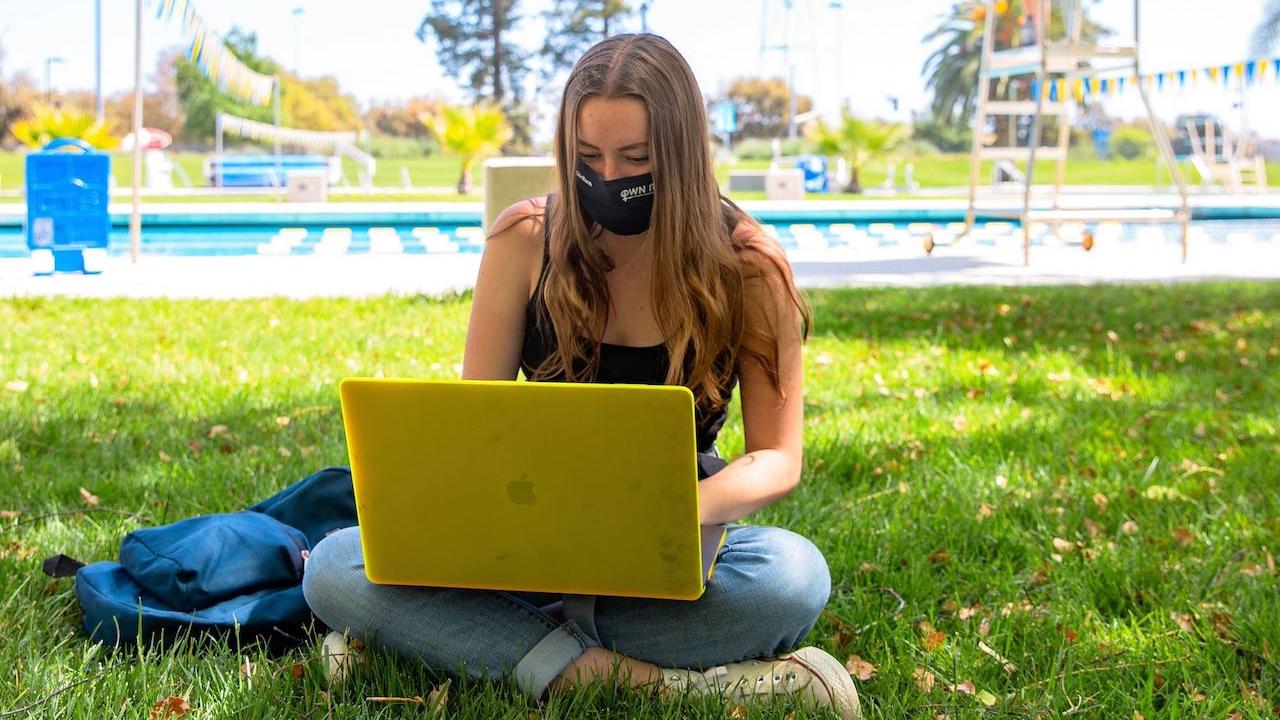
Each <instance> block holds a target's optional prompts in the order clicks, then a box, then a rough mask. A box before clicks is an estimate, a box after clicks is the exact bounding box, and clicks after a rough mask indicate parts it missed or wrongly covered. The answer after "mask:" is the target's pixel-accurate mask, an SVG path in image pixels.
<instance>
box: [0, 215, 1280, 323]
mask: <svg viewBox="0 0 1280 720" xmlns="http://www.w3.org/2000/svg"><path fill="white" fill-rule="evenodd" d="M1168 201H1169V196H1167V195H1163V196H1159V195H1152V194H1133V193H1129V194H1125V193H1119V192H1117V193H1112V194H1093V193H1091V194H1088V195H1077V196H1075V197H1073V198H1072V202H1073V203H1080V204H1090V205H1106V206H1112V207H1118V206H1129V207H1159V206H1167V203H1168ZM1012 202H1013V198H1010V202H1009V203H1008V204H1010V205H1012ZM742 205H743V207H744V209H746V210H748V211H749V212H751V213H752V214H753V215H756V216H757V217H761V219H762V220H764V221H765V222H768V221H769V216H770V215H771V214H774V213H776V214H777V215H778V216H779V217H785V216H786V215H788V214H794V213H797V212H803V213H805V214H807V215H815V216H822V217H827V218H832V219H828V222H834V221H836V220H835V219H834V218H841V219H855V218H860V217H865V216H866V215H867V214H872V215H876V214H881V215H889V216H900V217H902V218H912V219H917V218H918V219H921V220H926V221H934V222H937V221H938V219H939V218H942V217H954V216H955V214H956V213H957V211H959V212H960V213H963V209H964V206H965V203H964V201H963V200H955V199H947V200H944V199H909V200H908V199H902V200H896V199H895V200H865V201H855V202H847V201H846V202H840V201H823V200H806V201H803V202H777V201H751V202H744V203H742ZM1192 206H1193V208H1195V209H1196V211H1197V213H1198V214H1200V215H1201V216H1208V217H1213V216H1214V214H1215V213H1226V212H1228V211H1231V212H1235V211H1239V210H1240V209H1244V210H1246V211H1248V216H1249V217H1257V218H1277V217H1280V193H1271V194H1267V195H1240V196H1231V195H1197V196H1195V197H1193V199H1192ZM21 208H22V206H20V205H17V206H15V205H9V206H3V205H0V222H3V221H5V220H9V221H12V219H13V218H14V217H15V216H20V212H21V210H20V209H21ZM111 210H112V212H113V214H116V213H120V212H127V210H128V207H127V206H123V207H121V206H119V205H113V206H112V208H111ZM143 210H144V222H146V221H149V220H155V221H156V222H157V224H163V222H164V219H168V218H171V219H172V220H171V221H177V220H178V219H179V218H185V219H186V220H188V221H189V220H190V218H191V217H192V216H193V215H196V216H215V215H216V216H218V217H219V218H223V219H225V217H226V216H227V215H242V216H257V217H260V218H262V219H263V222H272V223H275V224H276V226H277V227H278V226H279V225H288V224H290V223H293V222H301V221H303V220H305V219H308V218H311V219H314V218H316V217H320V218H321V219H322V220H323V221H330V222H333V223H334V224H335V225H337V224H342V223H344V222H351V220H348V218H354V217H359V216H361V215H364V216H365V222H368V219H367V215H368V214H369V213H376V214H377V215H378V216H379V217H378V221H379V222H380V223H385V224H387V225H392V224H402V223H412V222H422V221H423V218H424V217H425V216H436V217H442V216H446V215H447V216H451V217H458V216H460V215H469V216H471V217H472V218H476V220H472V221H470V222H478V217H479V214H480V212H481V210H482V206H481V205H480V204H479V203H452V202H446V203H370V204H360V203H331V204H316V205H303V204H296V205H284V204H281V203H221V204H217V205H211V204H209V203H190V204H186V203H184V204H170V203H157V204H152V205H147V206H145V207H144V208H143ZM454 222H458V221H457V220H455V221H454ZM783 222H785V220H783ZM1266 222H1267V223H1271V222H1274V223H1275V229H1276V232H1280V220H1274V221H1272V220H1267V221H1266ZM144 232H145V225H144ZM1270 235H1271V233H1265V234H1264V235H1260V236H1259V238H1260V241H1255V242H1193V244H1192V245H1191V250H1190V257H1189V260H1188V262H1187V263H1186V264H1183V263H1181V262H1180V252H1179V248H1178V246H1177V245H1175V244H1171V243H1142V242H1129V243H1117V244H1114V245H1108V244H1105V243H1100V244H1099V246H1098V247H1097V248H1096V249H1094V251H1093V252H1089V253H1086V252H1084V251H1083V250H1082V249H1080V248H1079V247H1074V246H1052V245H1051V246H1043V247H1033V248H1032V252H1031V263H1030V265H1028V266H1023V264H1022V250H1021V246H1020V245H1019V244H1018V243H1017V242H1016V238H1014V237H1010V238H1006V239H1004V240H1002V241H1001V242H999V243H997V244H996V245H976V244H974V243H962V244H959V245H956V246H951V247H939V248H937V249H936V250H935V251H934V253H933V255H932V256H926V255H925V254H924V251H923V249H922V248H920V247H919V246H915V245H914V244H904V245H900V246H897V247H877V248H870V249H860V250H853V249H850V248H831V249H825V250H815V251H803V250H794V251H789V253H788V255H789V257H790V259H791V263H792V267H793V269H794V271H795V275H796V278H797V281H798V282H799V284H801V285H802V286H804V287H837V286H884V285H890V286H908V287H911V286H916V287H919V286H929V285H947V284H996V285H1028V284H1091V283H1116V282H1180V281H1192V280H1208V279H1266V280H1276V279H1280V243H1277V242H1274V241H1265V242H1264V241H1261V240H1267V239H1269V237H1270ZM479 262H480V256H479V255H478V254H476V253H461V254H456V255H393V256H385V255H384V256H378V255H367V254H355V255H345V256H339V257H321V256H293V257H270V256H213V257H180V256H164V255H150V256H149V255H144V256H143V257H142V258H141V259H140V261H139V262H138V263H137V264H134V263H132V262H131V261H130V260H129V258H128V257H111V258H108V260H107V265H106V268H105V271H104V272H103V273H102V274H100V275H74V274H71V275H56V276H44V277H35V276H33V275H32V274H31V270H32V267H31V264H30V261H29V260H27V259H4V260H0V297H4V296H10V295H23V296H29V295H48V296H75V297H171V298H243V297H266V296H280V297H290V298H305V297H322V296H357V297H358V296H376V295H383V294H387V293H394V294H419V293H421V294H428V295H437V294H441V293H447V292H451V291H460V290H464V289H467V288H470V287H471V286H472V284H473V283H474V281H475V275H476V270H477V268H478V267H479Z"/></svg>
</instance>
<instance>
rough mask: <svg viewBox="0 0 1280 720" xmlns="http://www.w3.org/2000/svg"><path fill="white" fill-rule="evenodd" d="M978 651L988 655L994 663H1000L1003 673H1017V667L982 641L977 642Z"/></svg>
mask: <svg viewBox="0 0 1280 720" xmlns="http://www.w3.org/2000/svg"><path fill="white" fill-rule="evenodd" d="M984 622H985V621H984ZM978 649H979V650H981V651H982V652H984V653H986V654H988V655H990V656H991V657H992V658H994V659H995V661H996V662H998V663H1000V667H1002V668H1004V671H1005V672H1007V673H1010V674H1012V673H1015V672H1017V671H1018V666H1017V665H1014V664H1013V663H1012V662H1010V660H1009V659H1008V658H1006V657H1005V656H1003V655H1001V654H1000V653H998V652H996V649H995V648H993V647H991V646H990V645H988V644H986V643H985V642H983V641H981V640H979V641H978Z"/></svg>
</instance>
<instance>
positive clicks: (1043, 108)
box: [965, 0, 1191, 265]
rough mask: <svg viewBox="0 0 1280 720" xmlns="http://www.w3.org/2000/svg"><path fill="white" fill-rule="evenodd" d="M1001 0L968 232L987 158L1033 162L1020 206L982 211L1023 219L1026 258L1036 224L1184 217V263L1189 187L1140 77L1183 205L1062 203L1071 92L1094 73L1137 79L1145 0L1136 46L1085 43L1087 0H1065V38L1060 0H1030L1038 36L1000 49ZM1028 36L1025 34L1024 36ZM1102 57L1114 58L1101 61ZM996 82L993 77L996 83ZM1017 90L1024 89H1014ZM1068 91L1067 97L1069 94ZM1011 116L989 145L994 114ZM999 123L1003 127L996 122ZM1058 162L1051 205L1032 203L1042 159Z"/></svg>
mask: <svg viewBox="0 0 1280 720" xmlns="http://www.w3.org/2000/svg"><path fill="white" fill-rule="evenodd" d="M996 2H997V0H986V3H985V5H984V7H985V9H986V13H985V17H984V19H983V22H984V27H983V33H982V55H981V61H980V63H981V64H980V65H979V69H978V83H979V85H978V102H977V108H976V122H975V124H974V131H973V150H972V152H971V153H970V162H969V204H968V209H967V210H966V212H965V234H966V235H968V234H969V232H970V231H971V230H972V229H973V225H974V221H975V220H976V218H977V212H978V207H977V203H978V200H979V198H978V175H979V172H980V169H981V165H982V161H983V160H996V161H1001V160H1005V161H1013V162H1017V161H1019V160H1021V161H1024V162H1026V170H1025V172H1024V173H1023V177H1022V178H1021V184H1022V186H1023V187H1022V202H1021V206H1020V208H1019V209H1018V210H1017V211H1009V210H991V209H983V211H982V212H983V213H984V214H988V215H996V216H1002V217H1009V218H1016V219H1017V220H1018V221H1019V222H1020V224H1021V228H1022V262H1023V264H1024V265H1025V264H1029V263H1030V261H1031V226H1032V225H1033V224H1035V223H1044V224H1048V225H1050V226H1051V227H1052V228H1053V229H1054V232H1055V233H1056V232H1057V231H1058V227H1059V226H1060V225H1061V224H1062V223H1065V222H1089V221H1093V222H1104V221H1111V222H1157V223H1177V224H1178V225H1179V226H1180V228H1181V232H1182V261H1183V262H1184V263H1185V262H1186V261H1187V225H1188V222H1189V221H1190V219H1191V211H1190V208H1189V205H1188V201H1187V186H1186V182H1185V180H1184V179H1183V176H1182V172H1181V170H1180V168H1179V167H1178V164H1177V162H1176V161H1175V159H1174V156H1173V147H1172V145H1171V144H1170V142H1169V137H1168V135H1167V134H1166V132H1165V130H1164V125H1163V123H1161V122H1160V120H1159V118H1157V117H1156V116H1155V112H1154V111H1153V110H1152V107H1151V100H1150V98H1149V97H1148V96H1147V89H1146V87H1145V86H1144V84H1143V83H1142V82H1141V80H1140V79H1139V80H1134V84H1136V85H1137V86H1138V91H1139V92H1140V93H1141V94H1142V102H1143V106H1144V107H1145V108H1146V111H1147V122H1148V124H1149V126H1150V128H1151V134H1152V136H1153V137H1154V139H1155V144H1156V148H1157V150H1158V152H1159V157H1160V159H1161V160H1162V161H1163V162H1164V164H1165V166H1166V167H1168V168H1169V173H1170V175H1171V176H1172V178H1173V182H1174V185H1175V186H1176V188H1177V192H1178V198H1179V204H1178V207H1177V208H1173V209H1168V208H1121V207H1111V208H1100V207H1095V208H1087V207H1072V208H1067V207H1064V206H1063V205H1062V203H1061V202H1060V195H1061V192H1062V183H1063V179H1064V177H1065V175H1066V170H1067V148H1068V144H1069V142H1070V139H1071V116H1072V114H1073V111H1074V109H1075V103H1074V101H1073V99H1072V97H1071V95H1072V94H1073V90H1074V87H1075V81H1076V80H1077V79H1082V80H1083V81H1084V82H1086V83H1087V82H1089V81H1090V79H1091V78H1092V77H1093V76H1094V75H1096V74H1098V73H1100V72H1108V71H1117V70H1125V71H1127V74H1126V76H1127V77H1130V78H1141V73H1139V71H1138V28H1139V22H1138V21H1139V2H1140V0H1133V19H1134V40H1133V44H1132V45H1108V46H1102V45H1094V44H1087V43H1084V42H1082V41H1081V37H1080V36H1081V30H1082V29H1083V26H1084V2H1083V0H1058V4H1059V7H1060V8H1061V10H1062V15H1063V19H1064V21H1065V23H1064V24H1065V26H1066V33H1065V35H1066V36H1065V37H1063V38H1060V39H1054V38H1050V37H1049V27H1050V22H1049V19H1050V13H1051V12H1052V3H1053V2H1054V0H1023V4H1024V6H1030V8H1032V9H1034V18H1033V19H1032V29H1033V30H1034V38H1033V41H1032V42H1030V43H1028V44H1026V45H1024V46H1023V47H1013V48H1002V49H998V50H997V49H996V48H995V35H996V21H997V18H996ZM1025 40H1026V39H1025V38H1024V41H1025ZM1097 63H1114V64H1109V65H1106V66H1099V65H1098V64H1097ZM1019 78H1022V79H1027V80H1030V82H1029V83H1028V84H1029V88H1028V89H1029V92H1026V93H1023V94H1024V95H1025V97H1021V98H1013V99H1010V98H1008V97H1003V98H1002V97H992V95H993V94H997V95H1000V94H1003V95H1006V96H1007V95H1010V94H1011V93H1009V92H1008V91H1009V89H1010V88H1015V87H1016V85H1017V84H1016V83H1014V82H1012V81H1013V80H1016V79H1019ZM1059 80H1062V81H1064V82H1062V83H1061V86H1062V87H1063V88H1065V90H1064V91H1063V92H1057V93H1056V95H1057V97H1056V98H1054V99H1052V100H1051V99H1050V95H1051V94H1053V93H1051V90H1050V88H1052V87H1055V85H1054V84H1055V83H1057V81H1059ZM993 81H994V82H993ZM1013 94H1018V93H1013ZM1064 96H1065V97H1064ZM1046 115H1049V116H1053V117H1056V118H1058V137H1057V142H1056V144H1054V145H1041V142H1042V136H1043V134H1044V127H1043V125H1044V123H1043V122H1042V118H1043V117H1044V116H1046ZM1001 116H1003V117H1008V118H1009V128H1008V137H1007V142H1006V143H1005V144H1003V145H988V144H987V142H986V135H987V119H988V118H990V117H1001ZM1023 117H1030V118H1031V127H1030V129H1029V131H1028V133H1027V134H1028V137H1027V144H1026V145H1021V144H1019V142H1018V135H1019V132H1018V127H1017V124H1018V122H1019V118H1023ZM997 129H998V128H997ZM1042 158H1043V159H1052V160H1056V161H1057V168H1056V173H1055V176H1054V183H1053V189H1052V193H1051V194H1050V196H1049V203H1048V207H1047V208H1046V207H1033V203H1032V189H1033V186H1034V178H1035V164H1036V160H1037V159H1042Z"/></svg>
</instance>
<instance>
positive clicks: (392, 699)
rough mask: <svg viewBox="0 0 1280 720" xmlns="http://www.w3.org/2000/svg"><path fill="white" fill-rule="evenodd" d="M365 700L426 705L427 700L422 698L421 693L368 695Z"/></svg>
mask: <svg viewBox="0 0 1280 720" xmlns="http://www.w3.org/2000/svg"><path fill="white" fill-rule="evenodd" d="M365 701H366V702H376V703H408V704H410V705H426V701H425V700H423V699H422V697H421V696H419V695H414V696H413V697H381V696H375V697H367V698H365Z"/></svg>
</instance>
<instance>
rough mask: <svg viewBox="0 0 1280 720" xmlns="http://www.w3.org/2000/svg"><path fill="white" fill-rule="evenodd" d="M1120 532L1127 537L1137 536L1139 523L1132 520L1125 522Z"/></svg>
mask: <svg viewBox="0 0 1280 720" xmlns="http://www.w3.org/2000/svg"><path fill="white" fill-rule="evenodd" d="M1120 532H1122V533H1124V534H1125V535H1137V534H1138V523H1136V522H1134V521H1132V520H1125V521H1124V524H1123V525H1121V526H1120Z"/></svg>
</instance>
